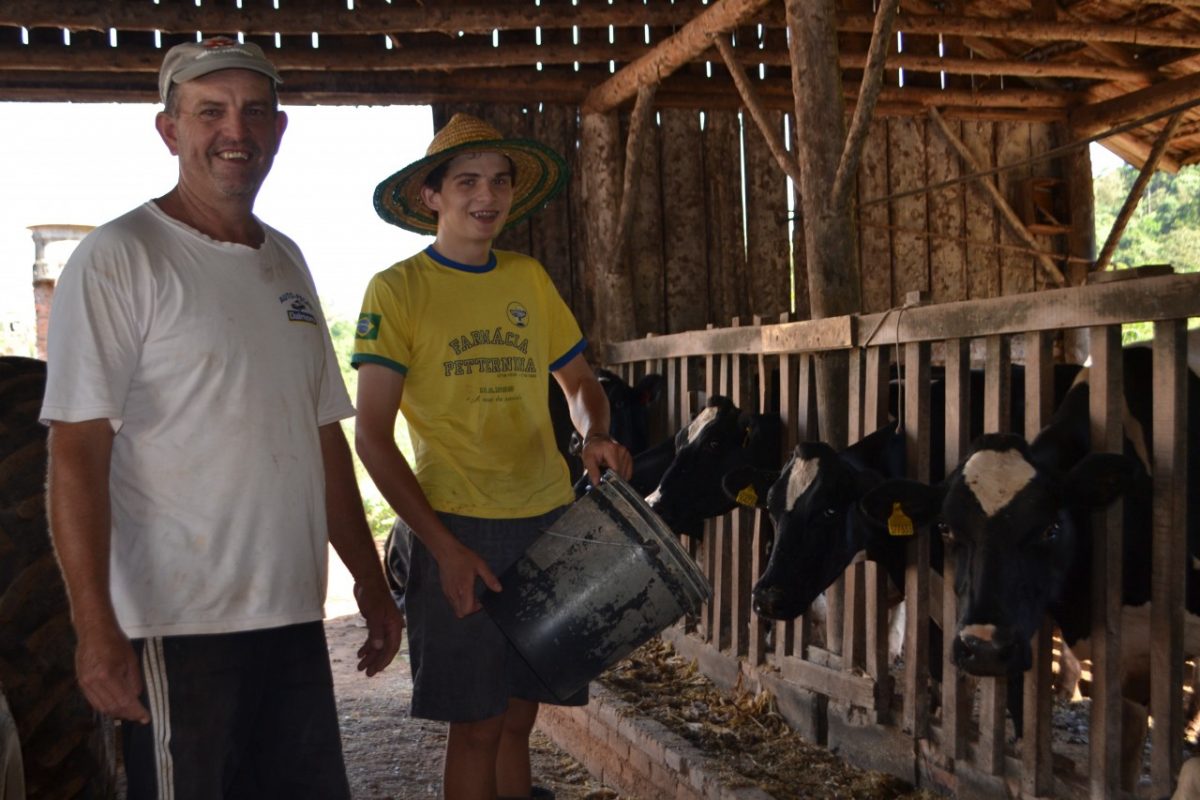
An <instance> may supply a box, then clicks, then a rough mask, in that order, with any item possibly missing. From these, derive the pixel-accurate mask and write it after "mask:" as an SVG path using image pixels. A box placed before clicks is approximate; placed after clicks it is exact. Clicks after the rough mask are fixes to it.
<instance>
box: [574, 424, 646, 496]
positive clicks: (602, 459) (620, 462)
mask: <svg viewBox="0 0 1200 800" xmlns="http://www.w3.org/2000/svg"><path fill="white" fill-rule="evenodd" d="M579 457H580V459H581V460H582V461H583V466H584V469H586V470H587V473H588V478H589V479H590V480H591V481H592V486H599V485H600V476H601V475H603V474H604V468H605V467H608V468H609V469H611V470H612V471H613V472H615V473H617V474H618V475H620V476H621V477H622V478H624V479H625V480H629V477H630V476H631V475H633V456H631V455H630V454H629V451H628V450H626V449H625V448H624V447H623V446H621V445H619V444H617V443H616V442H614V441H613V440H612V439H610V438H609V437H608V436H606V435H598V434H591V435H590V436H588V437H587V438H586V439H584V440H583V449H582V450H581V451H580V453H579Z"/></svg>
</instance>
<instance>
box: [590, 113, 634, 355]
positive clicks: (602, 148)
mask: <svg viewBox="0 0 1200 800" xmlns="http://www.w3.org/2000/svg"><path fill="white" fill-rule="evenodd" d="M580 136H581V143H580V146H581V150H582V156H581V162H582V164H581V166H582V171H583V205H584V224H585V227H586V236H587V253H588V265H587V269H588V271H589V272H590V273H591V274H592V276H593V278H594V281H593V282H592V286H593V287H594V292H593V294H592V310H593V317H592V318H593V320H594V321H595V326H596V329H597V330H596V331H595V333H594V334H593V335H594V336H595V338H596V339H598V340H599V341H607V342H618V341H623V340H626V339H632V338H634V336H635V334H636V331H635V327H634V320H633V297H632V294H631V293H630V291H629V282H628V281H624V282H622V281H621V280H620V276H619V275H618V274H617V272H616V271H615V270H614V266H615V265H614V260H613V255H614V249H613V243H614V242H615V241H616V233H617V217H616V210H617V202H616V199H617V175H618V174H619V172H618V169H619V165H620V156H619V153H620V145H619V143H618V142H619V139H620V136H619V134H618V125H617V115H616V113H609V114H585V115H583V119H582V125H581V131H580Z"/></svg>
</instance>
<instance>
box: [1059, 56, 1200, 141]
mask: <svg viewBox="0 0 1200 800" xmlns="http://www.w3.org/2000/svg"><path fill="white" fill-rule="evenodd" d="M1193 35H1194V34H1193ZM1195 38H1196V40H1197V41H1200V36H1196V37H1195ZM1198 104H1200V72H1197V73H1194V74H1192V75H1188V76H1187V77H1184V78H1176V79H1175V80H1172V81H1164V82H1163V83H1156V84H1155V85H1153V86H1151V87H1150V88H1148V89H1142V90H1141V91H1137V92H1132V93H1130V94H1127V95H1124V96H1122V97H1117V98H1114V99H1112V100H1106V101H1104V102H1102V103H1095V104H1093V105H1090V106H1084V107H1082V108H1079V109H1076V110H1074V111H1072V112H1071V127H1072V128H1073V129H1075V130H1077V131H1079V132H1080V133H1083V134H1086V135H1089V136H1090V135H1091V134H1094V133H1099V132H1100V131H1103V130H1104V129H1105V128H1112V127H1115V126H1117V125H1120V124H1121V123H1123V122H1128V121H1130V120H1133V119H1137V118H1138V117H1144V116H1148V115H1151V114H1155V113H1157V112H1160V111H1168V110H1172V109H1183V108H1193V107H1195V106H1196V105H1198Z"/></svg>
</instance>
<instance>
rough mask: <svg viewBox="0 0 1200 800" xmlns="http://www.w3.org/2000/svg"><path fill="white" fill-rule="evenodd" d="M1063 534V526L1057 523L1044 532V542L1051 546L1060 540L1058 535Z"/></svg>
mask: <svg viewBox="0 0 1200 800" xmlns="http://www.w3.org/2000/svg"><path fill="white" fill-rule="evenodd" d="M1061 532H1062V524H1061V523H1058V522H1055V523H1054V524H1052V525H1050V526H1048V527H1047V528H1046V530H1044V531H1042V541H1043V542H1045V543H1047V544H1049V543H1050V542H1053V541H1054V540H1055V539H1057V538H1058V534H1059V533H1061Z"/></svg>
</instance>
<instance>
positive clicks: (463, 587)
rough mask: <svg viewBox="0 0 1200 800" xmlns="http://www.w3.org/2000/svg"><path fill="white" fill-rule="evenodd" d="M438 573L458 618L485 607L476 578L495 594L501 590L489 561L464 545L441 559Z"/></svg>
mask: <svg viewBox="0 0 1200 800" xmlns="http://www.w3.org/2000/svg"><path fill="white" fill-rule="evenodd" d="M438 571H439V572H440V573H441V578H442V594H444V595H445V596H446V602H448V603H449V604H450V608H451V609H453V610H454V615H455V616H456V617H458V618H459V619H462V618H463V617H465V616H467V615H468V614H474V613H475V612H476V611H479V610H481V609H482V608H483V606H481V605H480V604H479V600H478V599H476V597H475V579H476V578H479V579H480V580H482V581H483V583H484V585H485V586H487V587H488V588H489V589H491V590H492V591H493V592H498V591H500V590H501V588H502V587H501V586H500V581H498V580H496V576H495V575H493V574H492V570H491V568H490V567H488V565H487V562H486V561H484V560H483V559H482V558H480V557H479V554H478V553H476V552H475V551H474V550H472V549H470V548H469V547H464V546H463V545H461V544H459V545H456V546H455V547H454V548H453V549H451V550H450V551H449V552H448V553H447V554H446V555H444V556H442V557H441V558H439V559H438Z"/></svg>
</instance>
